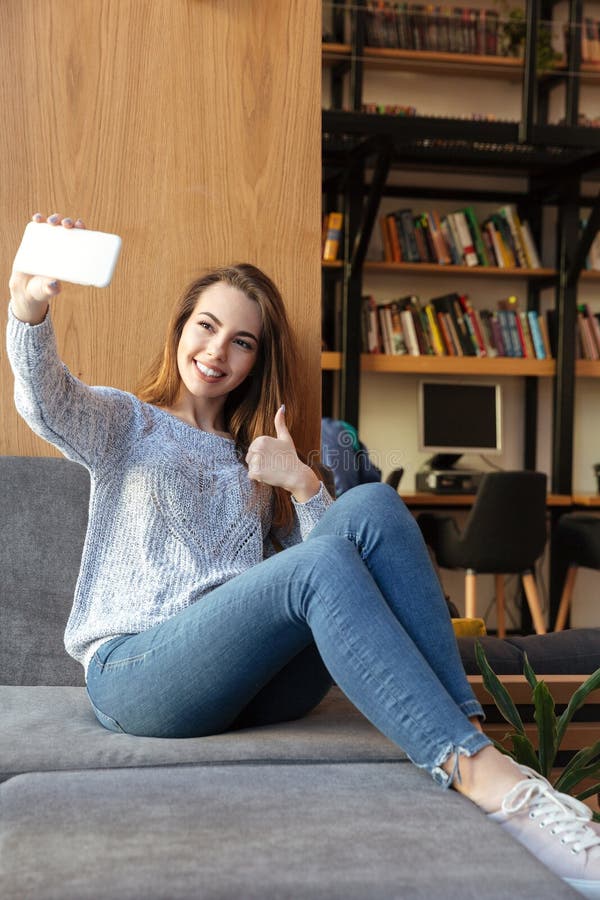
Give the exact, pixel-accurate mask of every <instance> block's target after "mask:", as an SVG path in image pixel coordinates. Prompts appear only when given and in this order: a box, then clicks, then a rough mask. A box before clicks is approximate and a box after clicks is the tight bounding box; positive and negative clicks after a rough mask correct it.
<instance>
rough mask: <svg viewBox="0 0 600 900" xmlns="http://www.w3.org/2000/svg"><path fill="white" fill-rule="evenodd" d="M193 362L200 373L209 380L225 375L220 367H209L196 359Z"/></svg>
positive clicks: (215, 379)
mask: <svg viewBox="0 0 600 900" xmlns="http://www.w3.org/2000/svg"><path fill="white" fill-rule="evenodd" d="M194 363H195V365H196V368H197V369H198V371H199V372H200V374H201V375H202V376H203V377H204V378H208V379H210V380H211V381H217V380H218V379H219V378H223V376H224V375H225V372H221V371H220V369H209V367H208V366H205V365H203V363H201V362H200V361H199V360H197V359H195V360H194Z"/></svg>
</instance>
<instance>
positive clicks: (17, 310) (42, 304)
mask: <svg viewBox="0 0 600 900" xmlns="http://www.w3.org/2000/svg"><path fill="white" fill-rule="evenodd" d="M32 221H33V222H38V223H42V222H47V223H48V224H49V225H52V226H54V227H57V228H58V227H61V228H85V225H84V224H83V222H82V221H81V220H80V219H77V220H76V221H74V220H73V219H70V218H63V217H62V216H61V215H59V214H58V213H54V215H52V216H49V217H48V218H47V219H45V218H44V216H42V215H41V213H36V214H35V215H34V216H33V217H32ZM8 284H9V288H10V299H11V304H12V310H13V313H14V314H15V316H16V317H17V319H20V320H21V321H22V322H28V323H29V324H30V325H39V323H40V322H43V321H44V319H45V318H46V313H47V311H48V303H49V300H50V298H51V297H55V296H56V294H59V293H60V291H61V287H62V285H61V283H60V281H57V280H56V279H55V278H52V277H48V276H45V275H29V274H27V273H25V272H20V271H18V270H17V269H14V268H13V271H12V274H11V276H10V281H9V283H8Z"/></svg>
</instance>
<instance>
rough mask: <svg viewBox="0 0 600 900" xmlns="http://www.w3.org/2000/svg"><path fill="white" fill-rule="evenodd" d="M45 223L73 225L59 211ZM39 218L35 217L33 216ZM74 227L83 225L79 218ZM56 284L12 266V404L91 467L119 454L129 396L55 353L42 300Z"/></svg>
mask: <svg viewBox="0 0 600 900" xmlns="http://www.w3.org/2000/svg"><path fill="white" fill-rule="evenodd" d="M53 218H54V219H55V222H54V223H52V222H51V220H50V219H49V220H48V221H49V222H51V224H57V225H58V223H62V227H65V228H68V227H75V225H74V224H73V223H71V224H69V222H70V221H71V220H63V219H61V218H60V216H56V217H51V219H53ZM34 219H35V220H36V221H42V217H41V216H34ZM77 227H83V225H82V224H81V223H79V225H78V226H77ZM60 289H61V286H60V284H59V283H58V282H56V281H54V280H53V279H51V278H44V277H42V276H39V275H33V276H32V275H26V274H25V273H23V272H18V271H13V273H12V276H11V279H10V291H11V302H10V312H9V322H8V329H7V350H8V356H9V360H10V363H11V366H12V369H13V373H14V376H15V404H16V407H17V409H18V411H19V413H20V414H21V415H22V416H23V418H24V419H25V421H26V422H27V424H28V425H29V426H30V428H31V429H32V430H33V431H34V432H35V433H36V434H39V435H40V437H42V438H44V440H47V441H48V442H49V443H51V444H53V445H54V446H56V447H58V449H59V450H60V451H61V452H62V453H64V454H65V456H67V457H68V458H69V459H74V460H76V461H77V462H81V463H83V464H84V465H86V466H88V467H89V468H97V467H98V466H100V465H101V464H102V463H103V461H105V460H106V459H107V458H108V457H111V458H112V456H113V455H114V454H120V453H121V452H122V450H123V448H124V446H125V443H126V441H127V440H128V436H129V434H130V430H131V425H132V421H133V416H134V405H133V398H132V397H131V396H130V395H129V394H125V393H123V392H122V391H117V390H112V389H110V388H92V387H89V386H88V385H85V384H83V382H81V381H79V379H77V378H75V377H74V376H73V375H72V374H71V372H69V370H68V369H67V367H66V366H65V365H64V364H63V363H62V361H61V360H60V358H59V356H58V352H57V348H56V341H55V337H54V332H53V329H52V323H51V321H50V318H49V316H48V305H49V303H48V301H49V299H50V298H51V297H52V296H55V295H56V294H58V293H59V292H60Z"/></svg>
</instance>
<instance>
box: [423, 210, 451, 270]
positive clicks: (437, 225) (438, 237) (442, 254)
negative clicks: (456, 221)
mask: <svg viewBox="0 0 600 900" xmlns="http://www.w3.org/2000/svg"><path fill="white" fill-rule="evenodd" d="M425 216H426V218H427V224H428V227H429V234H430V235H431V243H432V245H433V250H434V259H435V261H436V262H437V263H438V264H439V265H440V266H449V265H450V264H451V263H452V257H451V255H450V251H449V249H448V245H447V244H446V239H445V237H444V233H443V231H442V222H441V219H440V215H439V213H438V211H437V210H435V209H432V210H430V211H429V212H427V213H425Z"/></svg>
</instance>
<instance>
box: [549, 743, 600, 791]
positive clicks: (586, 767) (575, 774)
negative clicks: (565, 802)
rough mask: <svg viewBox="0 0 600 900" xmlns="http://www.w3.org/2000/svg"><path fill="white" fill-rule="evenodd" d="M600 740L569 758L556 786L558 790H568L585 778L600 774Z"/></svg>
mask: <svg viewBox="0 0 600 900" xmlns="http://www.w3.org/2000/svg"><path fill="white" fill-rule="evenodd" d="M599 755H600V741H596V743H595V744H592V746H591V747H583V748H582V749H581V750H579V751H578V752H577V753H576V754H575V756H573V757H572V759H570V760H569V762H568V763H567V765H566V766H565V768H564V769H563V771H562V772H561V774H560V775H559V777H558V778H557V779H556V782H555V784H554V787H555V788H556V789H557V790H558V791H564V792H568V791H569V790H570V789H571V788H572V787H573V785H575V784H578V783H579V782H580V781H581V780H582V779H583V778H587V777H592V778H593V777H594V776H595V775H596V774H600V759H598V756H599Z"/></svg>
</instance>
